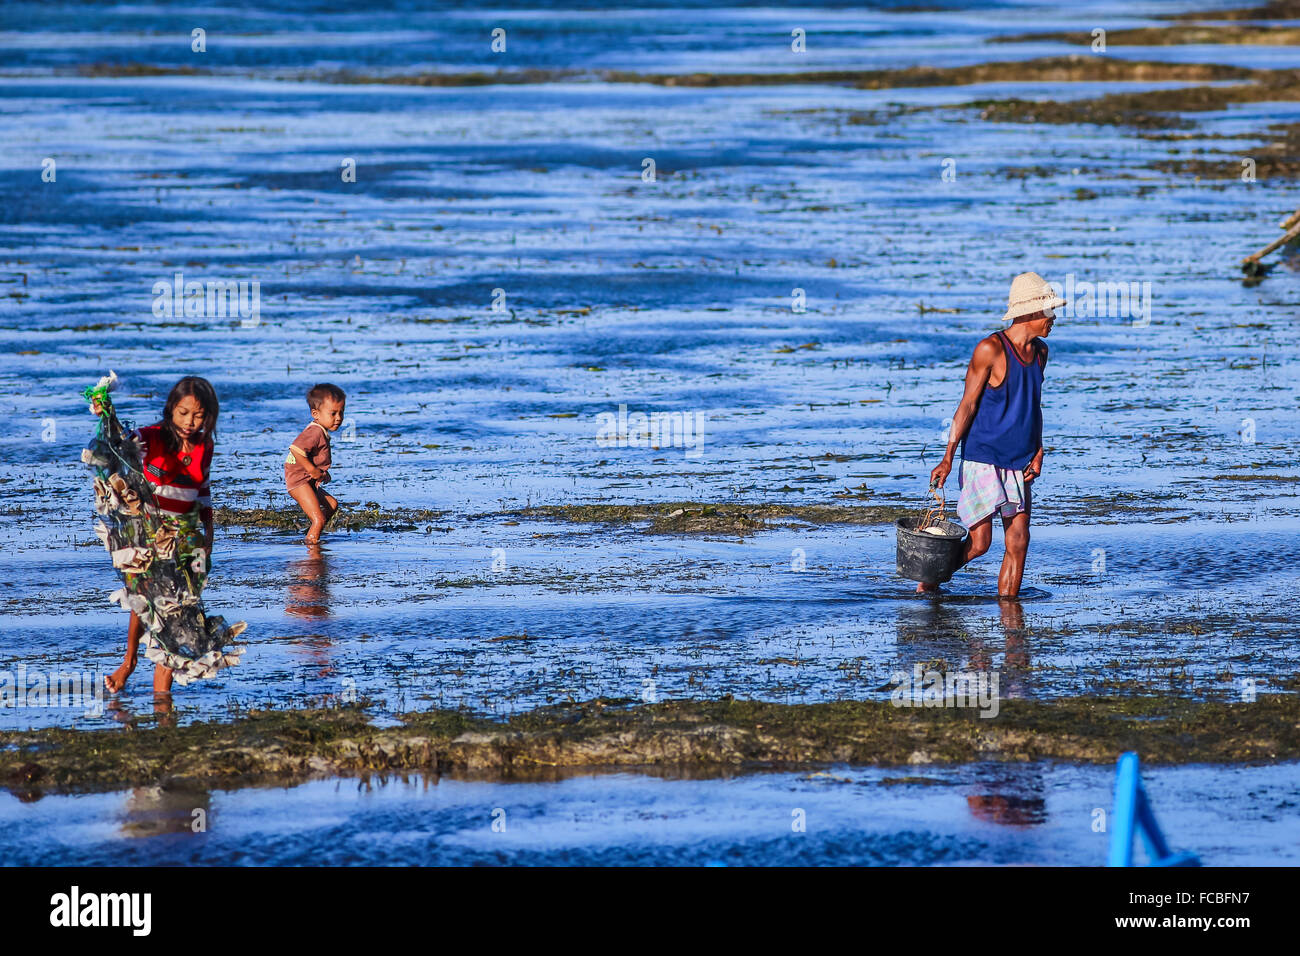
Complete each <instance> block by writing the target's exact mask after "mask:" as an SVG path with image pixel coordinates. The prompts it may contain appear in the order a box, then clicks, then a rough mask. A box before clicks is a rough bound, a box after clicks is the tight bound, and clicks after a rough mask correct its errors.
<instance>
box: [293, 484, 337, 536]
mask: <svg viewBox="0 0 1300 956" xmlns="http://www.w3.org/2000/svg"><path fill="white" fill-rule="evenodd" d="M289 494H290V495H292V496H293V500H294V501H296V502H298V507H299V508H301V509H302V513H303V514H305V515H306V516H307V520H308V521H310V522H311V527H310V528H308V529H307V537H306V538H305V539H303V540H305V541H306V542H307V543H308V544H316V543H317V542H318V541H320V533H321V532H322V531H324V530H325V522H326V521H327V520H328V519H327V518H326V517H325V512H324V511H322V510H321V501H320V495H319V494H318V492H317V490H316V487H315V486H314V485H313V484H311V483H310V482H304V483H303V484H301V485H299V486H298V487H296V488H293V489H290V491H289Z"/></svg>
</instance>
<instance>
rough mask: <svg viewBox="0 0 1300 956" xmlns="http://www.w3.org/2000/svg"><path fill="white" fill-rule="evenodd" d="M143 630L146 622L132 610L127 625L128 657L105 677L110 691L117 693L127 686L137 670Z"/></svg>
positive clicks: (105, 683)
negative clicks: (128, 679) (136, 665)
mask: <svg viewBox="0 0 1300 956" xmlns="http://www.w3.org/2000/svg"><path fill="white" fill-rule="evenodd" d="M143 632H144V624H143V623H142V622H141V620H140V615H139V614H136V613H135V611H132V612H131V623H130V624H128V625H127V626H126V657H124V658H123V659H122V666H121V667H119V668H118V669H117V670H115V671H113V673H111V674H109V675H108V676H107V677H105V678H104V686H106V687H107V688H108V690H109V693H112V694H116V693H117V692H118V691H120V690H121V689H122V688H123V687H125V686H126V679H127V678H128V677H130V676H131V673H132V672H133V671H134V670H135V656H136V652H137V651H139V649H140V635H141V634H142V633H143Z"/></svg>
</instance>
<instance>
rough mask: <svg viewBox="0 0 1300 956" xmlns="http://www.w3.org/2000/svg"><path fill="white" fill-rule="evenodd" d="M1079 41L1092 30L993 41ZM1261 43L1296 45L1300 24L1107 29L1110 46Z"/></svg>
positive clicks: (1021, 35) (1087, 37) (994, 40)
mask: <svg viewBox="0 0 1300 956" xmlns="http://www.w3.org/2000/svg"><path fill="white" fill-rule="evenodd" d="M1043 41H1047V42H1059V43H1075V44H1078V45H1079V46H1081V47H1088V46H1090V45H1091V44H1092V42H1093V38H1092V34H1090V33H1072V32H1059V33H1018V34H1015V35H1014V36H1002V37H992V38H991V39H990V41H989V42H990V43H1039V42H1043ZM1225 43H1226V44H1239V45H1249V44H1258V45H1261V46H1295V45H1296V44H1297V43H1300V28H1297V27H1292V26H1258V25H1252V26H1236V25H1233V26H1222V25H1218V24H1215V25H1205V24H1196V25H1189V24H1178V25H1177V26H1167V27H1133V28H1131V29H1127V30H1107V31H1106V45H1107V46H1181V45H1184V44H1204V45H1213V44H1225Z"/></svg>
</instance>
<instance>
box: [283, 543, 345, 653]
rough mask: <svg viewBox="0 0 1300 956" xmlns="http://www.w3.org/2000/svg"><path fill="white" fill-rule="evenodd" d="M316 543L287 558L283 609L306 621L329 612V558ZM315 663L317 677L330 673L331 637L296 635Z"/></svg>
mask: <svg viewBox="0 0 1300 956" xmlns="http://www.w3.org/2000/svg"><path fill="white" fill-rule="evenodd" d="M327 554H328V552H326V551H325V550H324V549H323V548H321V546H320V545H319V544H309V545H308V546H307V556H306V557H305V558H295V559H294V560H292V561H290V562H289V567H288V578H289V582H290V583H289V594H288V597H287V598H286V600H285V602H284V612H285V613H286V614H291V615H293V616H294V617H300V618H303V619H304V620H308V621H320V620H324V619H326V618H328V617H329V616H330V592H329V576H330V569H329V558H328V557H327ZM294 643H295V644H296V645H297V646H298V647H301V648H303V650H304V651H305V652H306V654H307V657H308V658H309V660H310V661H311V663H312V664H313V665H314V666H315V673H316V676H317V677H332V676H333V675H334V663H333V661H332V660H331V659H330V650H329V649H330V648H331V647H332V646H333V643H334V642H333V641H331V640H330V639H329V637H328V636H326V635H324V634H308V635H306V636H305V637H301V638H297V639H295V641H294Z"/></svg>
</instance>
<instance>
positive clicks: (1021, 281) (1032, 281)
mask: <svg viewBox="0 0 1300 956" xmlns="http://www.w3.org/2000/svg"><path fill="white" fill-rule="evenodd" d="M1065 302H1066V300H1065V299H1062V298H1061V297H1060V296H1058V295H1057V294H1056V293H1055V292H1054V291H1053V290H1052V287H1051V286H1050V285H1048V284H1047V280H1046V279H1044V278H1043V277H1042V276H1040V275H1039V274H1038V273H1037V272H1022V273H1020V275H1018V276H1016V277H1015V278H1014V279H1012V280H1011V292H1010V293H1008V295H1007V314H1006V315H1004V316H1002V321H1004V322H1005V321H1007V320H1011V321H1015V320H1016V319H1022V318H1024V317H1025V316H1026V315H1033V314H1034V313H1035V312H1042V311H1043V310H1044V309H1059V308H1060V307H1061V306H1063V305H1065Z"/></svg>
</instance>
